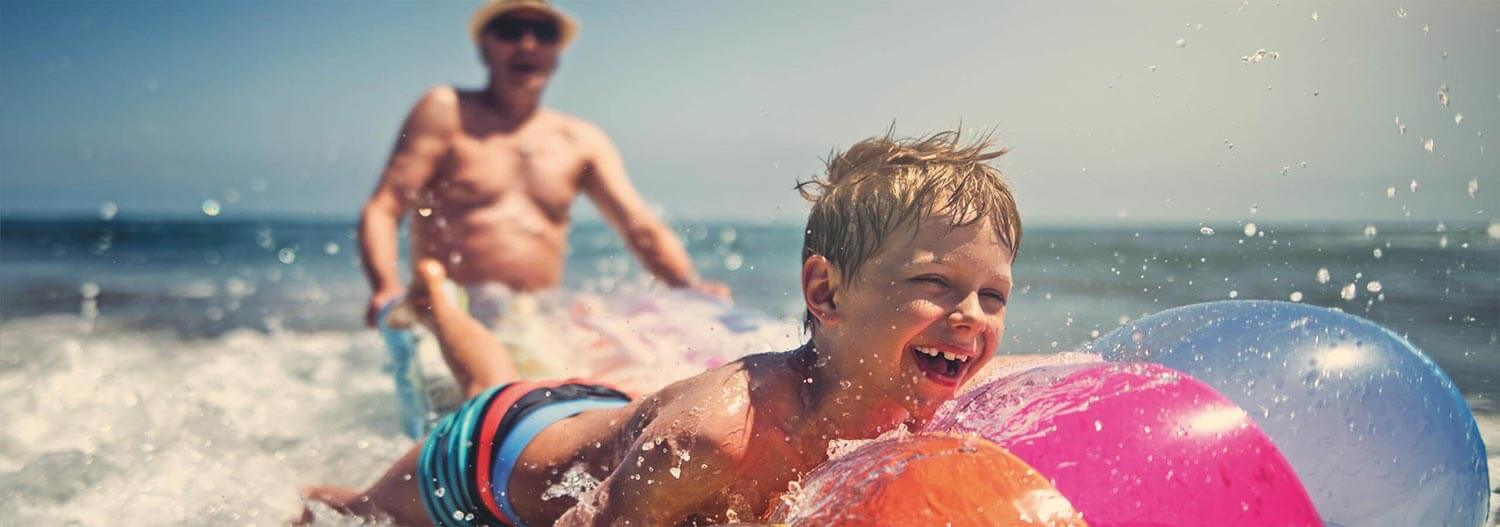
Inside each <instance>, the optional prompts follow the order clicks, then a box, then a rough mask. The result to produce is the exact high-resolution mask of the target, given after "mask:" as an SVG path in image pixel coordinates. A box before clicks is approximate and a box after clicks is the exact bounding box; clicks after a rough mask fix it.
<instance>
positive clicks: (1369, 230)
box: [1365, 225, 1380, 238]
mask: <svg viewBox="0 0 1500 527" xmlns="http://www.w3.org/2000/svg"><path fill="white" fill-rule="evenodd" d="M1376 234H1380V230H1378V229H1376V228H1375V226H1374V225H1366V226H1365V237H1366V238H1374V237H1375V235H1376Z"/></svg>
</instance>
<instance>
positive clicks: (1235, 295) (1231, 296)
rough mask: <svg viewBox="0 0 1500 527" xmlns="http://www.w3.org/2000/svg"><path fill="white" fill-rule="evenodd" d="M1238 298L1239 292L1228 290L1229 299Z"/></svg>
mask: <svg viewBox="0 0 1500 527" xmlns="http://www.w3.org/2000/svg"><path fill="white" fill-rule="evenodd" d="M1239 297H1240V292H1239V290H1236V289H1230V290H1229V298H1239Z"/></svg>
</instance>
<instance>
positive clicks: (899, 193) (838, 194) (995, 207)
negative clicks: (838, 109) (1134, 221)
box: [797, 131, 1021, 331]
mask: <svg viewBox="0 0 1500 527" xmlns="http://www.w3.org/2000/svg"><path fill="white" fill-rule="evenodd" d="M1006 151H1007V149H1004V148H995V147H994V144H993V142H992V141H991V140H990V138H989V137H988V136H984V137H980V138H979V140H977V141H973V142H971V143H970V144H968V145H964V144H962V143H961V142H960V134H959V133H958V132H956V131H949V132H938V133H934V134H931V135H928V136H926V137H918V138H911V139H894V138H892V136H891V134H890V133H889V132H887V133H886V135H885V136H884V137H874V138H870V139H866V140H864V141H860V142H859V143H857V144H855V145H854V146H851V147H849V149H848V150H846V151H844V152H842V153H838V152H835V153H834V154H833V155H831V156H829V159H828V169H827V173H826V174H824V176H823V177H821V178H817V177H815V178H813V179H812V180H810V181H804V182H800V183H798V184H797V191H798V192H800V193H801V194H802V197H803V198H805V199H807V200H808V201H810V202H812V212H811V213H809V214H808V216H807V230H806V234H805V237H804V238H803V242H802V262H803V263H806V262H807V259H808V258H810V257H812V256H813V255H820V256H822V257H824V258H827V259H828V261H830V262H832V263H833V265H834V266H836V267H838V270H839V275H840V276H841V277H842V278H843V279H844V280H846V281H847V280H852V279H853V278H854V277H855V276H856V275H857V274H858V273H859V268H860V267H861V266H863V265H864V263H865V262H866V261H868V260H869V259H870V258H871V257H872V256H874V255H875V253H877V252H879V251H880V248H881V245H882V244H883V243H884V242H885V240H886V239H887V238H889V237H890V236H891V235H892V234H893V233H895V232H896V231H897V230H899V229H901V228H902V227H904V226H905V225H907V224H908V223H911V222H919V221H921V220H923V219H926V218H929V217H931V216H933V215H937V214H941V215H943V216H946V217H948V218H949V219H950V221H951V224H952V225H953V226H955V227H957V226H966V225H971V224H974V223H976V222H978V221H980V220H982V219H989V220H990V225H992V226H993V227H994V229H995V234H996V235H997V236H999V238H1000V241H1001V243H1004V244H1005V245H1006V247H1009V248H1010V250H1011V258H1012V259H1014V258H1015V253H1016V251H1017V250H1019V249H1020V245H1021V215H1020V213H1019V212H1018V211H1017V210H1016V200H1015V197H1014V196H1012V195H1011V192H1010V186H1009V185H1006V183H1005V180H1004V179H1002V177H1001V175H1000V170H999V169H997V168H995V167H993V166H990V165H989V164H988V162H989V161H990V160H992V159H995V158H997V157H1000V156H1001V155H1004V154H1005V152H1006ZM816 325H817V319H815V318H813V317H812V313H810V312H809V313H807V314H806V315H805V316H804V326H805V327H806V328H807V329H808V330H809V331H811V330H813V329H815V328H816Z"/></svg>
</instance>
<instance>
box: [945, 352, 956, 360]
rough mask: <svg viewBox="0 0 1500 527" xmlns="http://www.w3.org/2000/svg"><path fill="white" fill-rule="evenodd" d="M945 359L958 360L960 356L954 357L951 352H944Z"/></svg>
mask: <svg viewBox="0 0 1500 527" xmlns="http://www.w3.org/2000/svg"><path fill="white" fill-rule="evenodd" d="M943 358H945V359H948V360H958V355H954V354H953V352H951V351H945V352H943Z"/></svg>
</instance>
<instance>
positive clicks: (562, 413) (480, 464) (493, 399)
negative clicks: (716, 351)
mask: <svg viewBox="0 0 1500 527" xmlns="http://www.w3.org/2000/svg"><path fill="white" fill-rule="evenodd" d="M629 402H630V397H629V396H628V395H625V394H624V393H623V392H620V391H618V390H615V389H613V388H609V387H606V386H602V385H598V384H592V383H587V382H583V381H579V380H576V379H572V380H566V381H552V382H545V381H544V382H513V383H509V384H504V385H501V386H497V387H494V388H490V389H489V390H486V391H484V392H483V393H480V394H479V395H477V396H475V397H474V398H473V399H469V400H468V402H465V403H464V404H463V405H462V406H460V407H459V408H458V411H456V412H454V413H452V414H449V415H448V416H447V417H444V418H443V419H442V420H441V421H439V422H438V424H437V427H436V428H434V429H433V431H432V435H430V436H428V437H427V443H426V444H425V445H423V446H422V455H421V458H420V459H419V461H418V463H417V475H418V478H419V480H418V484H419V485H420V486H421V495H422V504H423V505H424V506H425V507H426V509H427V517H428V518H429V519H431V520H432V524H433V525H436V526H437V527H477V526H507V527H525V523H523V522H522V521H521V519H520V517H519V516H518V515H517V514H516V510H515V506H513V505H512V504H511V501H510V497H509V489H508V486H509V484H510V475H511V472H512V471H513V470H514V469H515V465H516V462H517V460H518V458H519V457H520V456H521V451H522V450H524V449H525V448H526V445H527V444H529V443H530V442H531V440H532V439H534V438H536V435H537V434H538V433H541V431H542V430H543V429H545V428H547V426H549V425H551V424H552V423H556V422H557V421H560V420H562V419H566V418H568V417H572V416H574V415H578V414H579V413H581V412H583V411H586V410H593V409H598V408H617V407H620V406H624V405H625V404H627V403H629Z"/></svg>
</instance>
